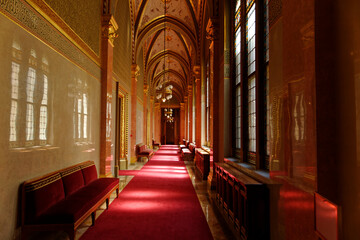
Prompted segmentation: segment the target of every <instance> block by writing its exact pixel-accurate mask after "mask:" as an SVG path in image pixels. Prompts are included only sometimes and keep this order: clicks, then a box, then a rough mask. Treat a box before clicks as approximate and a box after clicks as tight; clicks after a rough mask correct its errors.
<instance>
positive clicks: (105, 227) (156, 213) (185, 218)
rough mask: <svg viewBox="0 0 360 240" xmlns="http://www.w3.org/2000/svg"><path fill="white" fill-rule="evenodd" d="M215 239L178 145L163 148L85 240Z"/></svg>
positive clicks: (97, 221)
mask: <svg viewBox="0 0 360 240" xmlns="http://www.w3.org/2000/svg"><path fill="white" fill-rule="evenodd" d="M88 239H89V240H91V239H96V240H111V239H213V237H212V235H211V232H210V229H209V226H208V224H207V222H206V219H205V216H204V213H203V211H202V209H201V206H200V203H199V200H198V198H197V196H196V193H195V190H194V187H193V185H192V183H191V180H190V178H189V175H188V173H187V171H186V167H185V165H184V163H183V162H181V161H179V155H178V148H177V146H171V145H170V146H169V145H165V146H162V147H161V148H160V149H159V150H158V151H157V152H156V153H155V155H154V156H153V157H152V158H151V160H150V161H149V162H148V163H146V164H145V165H144V166H143V168H142V169H141V170H140V171H139V172H138V173H137V174H136V175H135V177H134V178H133V179H132V180H131V181H130V183H129V184H128V185H127V186H126V187H125V189H124V190H123V191H122V192H121V193H120V194H119V198H118V199H115V200H114V201H113V202H112V203H111V204H110V207H109V209H108V210H107V211H105V212H104V213H103V214H101V215H100V217H99V218H98V219H97V220H96V221H95V225H94V226H92V227H90V228H89V229H88V230H87V231H86V232H85V233H84V235H83V236H82V237H81V240H88Z"/></svg>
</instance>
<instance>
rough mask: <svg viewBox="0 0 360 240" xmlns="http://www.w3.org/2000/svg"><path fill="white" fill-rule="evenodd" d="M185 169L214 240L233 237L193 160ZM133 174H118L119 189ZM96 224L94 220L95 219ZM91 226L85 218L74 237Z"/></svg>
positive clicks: (52, 236) (53, 235) (39, 239)
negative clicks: (213, 202)
mask: <svg viewBox="0 0 360 240" xmlns="http://www.w3.org/2000/svg"><path fill="white" fill-rule="evenodd" d="M145 163H146V161H142V162H137V163H136V164H134V165H129V167H128V168H129V170H139V169H141V168H142V166H143V165H144V164H145ZM185 165H186V169H187V171H188V173H189V176H190V179H191V182H192V184H193V186H194V189H195V191H196V194H197V196H198V199H199V202H200V204H201V207H202V209H203V211H204V214H205V217H206V220H207V222H208V224H209V227H210V230H211V233H212V235H213V237H214V239H215V240H230V239H235V237H234V236H233V235H232V233H231V231H230V230H229V229H228V227H227V226H226V223H225V222H224V220H223V219H222V217H221V215H220V214H219V213H218V211H217V210H216V208H215V207H214V205H213V204H212V201H211V198H212V194H213V193H212V192H211V191H210V190H209V189H208V187H207V182H206V181H202V179H201V178H200V176H199V175H198V174H197V173H196V171H195V167H194V163H193V162H185ZM132 178H133V176H119V180H120V191H121V190H122V189H124V188H125V186H126V185H127V184H128V183H129V182H130V181H131V179H132ZM115 197H116V194H115V193H113V194H112V195H111V196H110V204H111V202H112V201H113V200H114V199H115ZM105 209H106V205H105V203H104V204H103V205H102V206H101V207H100V208H99V209H98V210H97V211H96V218H98V217H99V216H100V215H101V214H102V213H103V212H104V211H105ZM95 224H96V221H95ZM90 226H91V218H90V217H89V218H88V219H86V220H85V221H84V222H83V223H82V224H81V225H80V227H79V228H78V229H77V231H76V239H79V238H80V237H81V236H82V235H83V234H84V232H85V231H86V230H87V229H88V228H89V227H90ZM68 239H69V238H68V236H67V234H66V233H65V232H42V233H40V234H37V235H34V236H33V237H32V238H31V240H68Z"/></svg>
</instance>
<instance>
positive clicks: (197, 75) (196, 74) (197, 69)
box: [193, 65, 201, 81]
mask: <svg viewBox="0 0 360 240" xmlns="http://www.w3.org/2000/svg"><path fill="white" fill-rule="evenodd" d="M200 70H201V68H200V65H196V66H194V67H193V73H194V77H195V81H196V80H198V79H200V76H201V71H200Z"/></svg>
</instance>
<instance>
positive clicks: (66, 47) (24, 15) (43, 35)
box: [0, 0, 100, 80]
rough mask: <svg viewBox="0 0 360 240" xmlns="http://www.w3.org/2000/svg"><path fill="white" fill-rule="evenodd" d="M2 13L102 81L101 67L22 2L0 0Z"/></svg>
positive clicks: (17, 0) (18, 0) (0, 11)
mask: <svg viewBox="0 0 360 240" xmlns="http://www.w3.org/2000/svg"><path fill="white" fill-rule="evenodd" d="M0 13H2V14H3V15H5V16H6V17H7V18H9V19H10V20H11V21H13V22H15V23H16V24H17V25H19V26H20V27H22V28H23V29H25V30H26V31H28V32H29V33H30V34H31V35H33V36H35V37H36V38H38V39H39V40H40V41H42V42H43V43H45V44H46V45H48V46H49V47H50V48H52V49H53V50H55V51H56V52H57V53H59V54H60V55H62V56H64V57H65V58H67V59H69V60H70V61H71V62H73V63H74V64H76V65H78V66H79V67H80V68H82V69H84V70H85V71H86V72H88V73H89V74H91V75H92V76H94V77H95V78H96V79H98V80H99V79H100V67H99V64H98V62H96V61H93V59H92V58H90V57H89V56H88V55H87V54H85V53H84V52H83V51H81V50H80V49H79V48H78V47H77V46H76V45H74V44H73V43H72V42H69V40H68V38H66V37H65V36H64V35H63V34H61V32H59V31H58V30H57V29H54V27H53V25H51V24H50V23H49V22H47V21H45V20H44V19H43V18H42V17H40V16H39V15H38V14H36V13H35V12H34V11H33V10H32V9H31V8H29V6H28V5H26V4H25V3H24V2H23V1H21V0H0Z"/></svg>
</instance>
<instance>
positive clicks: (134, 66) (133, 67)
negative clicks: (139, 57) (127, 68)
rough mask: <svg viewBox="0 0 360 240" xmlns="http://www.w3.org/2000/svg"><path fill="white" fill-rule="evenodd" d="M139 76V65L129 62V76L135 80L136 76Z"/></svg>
mask: <svg viewBox="0 0 360 240" xmlns="http://www.w3.org/2000/svg"><path fill="white" fill-rule="evenodd" d="M138 76H140V67H139V65H137V64H131V77H133V78H135V80H136V81H137V77H138Z"/></svg>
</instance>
